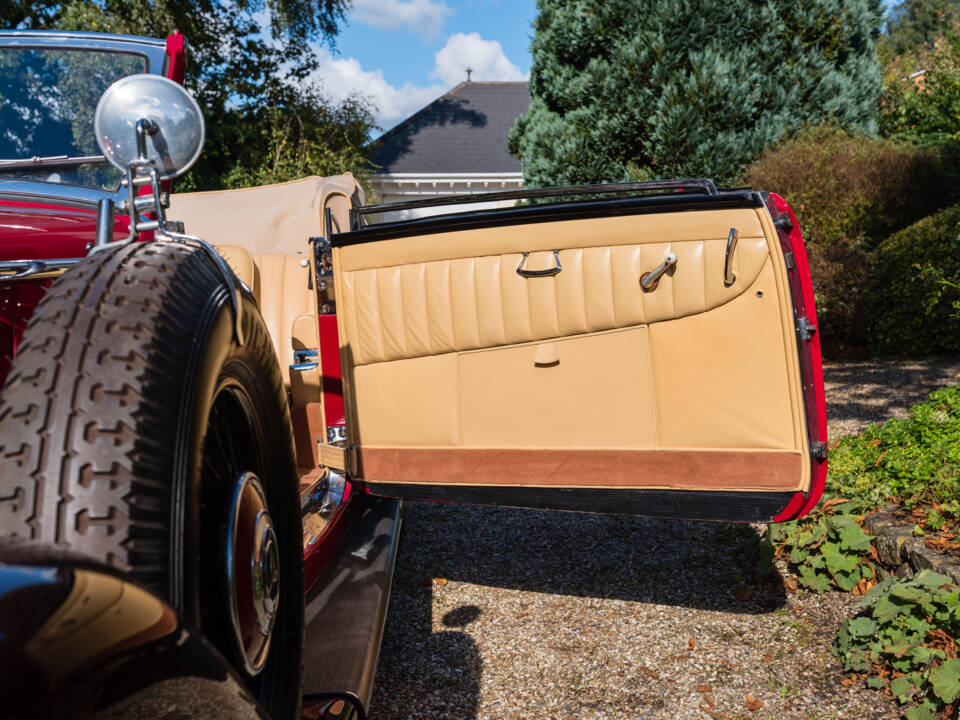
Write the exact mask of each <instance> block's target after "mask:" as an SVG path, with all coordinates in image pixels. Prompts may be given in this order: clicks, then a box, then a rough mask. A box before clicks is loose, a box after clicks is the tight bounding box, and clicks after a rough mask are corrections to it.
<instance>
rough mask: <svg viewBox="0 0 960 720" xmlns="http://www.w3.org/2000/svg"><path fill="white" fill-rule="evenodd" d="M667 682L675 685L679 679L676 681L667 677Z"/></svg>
mask: <svg viewBox="0 0 960 720" xmlns="http://www.w3.org/2000/svg"><path fill="white" fill-rule="evenodd" d="M667 682H668V683H673V684H674V685H676V684H677V681H676V680H671V679H670V678H667Z"/></svg>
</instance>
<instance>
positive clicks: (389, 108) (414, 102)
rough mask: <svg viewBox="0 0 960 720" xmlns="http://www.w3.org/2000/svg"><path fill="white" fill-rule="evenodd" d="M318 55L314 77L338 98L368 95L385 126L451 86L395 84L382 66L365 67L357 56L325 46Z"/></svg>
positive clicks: (393, 123)
mask: <svg viewBox="0 0 960 720" xmlns="http://www.w3.org/2000/svg"><path fill="white" fill-rule="evenodd" d="M318 55H319V56H320V66H319V67H318V68H317V70H316V74H315V75H314V78H315V79H316V80H318V81H319V82H320V84H321V85H322V86H323V90H324V92H326V93H327V94H328V95H330V96H331V97H333V98H335V99H337V100H342V99H344V98H347V97H349V96H350V95H353V94H356V93H359V94H361V95H366V96H367V97H369V98H370V99H371V100H372V101H373V104H374V105H375V106H376V112H375V113H374V115H375V117H376V119H377V124H378V125H380V126H381V127H382V128H389V127H391V126H393V125H395V124H396V123H398V122H400V121H401V120H403V119H404V118H405V117H407V116H408V115H412V114H413V113H414V112H416V111H417V110H419V109H420V108H422V107H423V106H424V105H426V104H428V103H430V102H431V101H433V100H435V99H436V98H438V97H440V96H441V95H442V94H443V93H444V92H446V90H447V89H448V88H447V87H445V86H444V85H430V86H427V87H418V86H416V85H412V84H411V83H404V84H403V85H401V86H400V87H396V86H394V85H391V84H390V83H388V82H387V81H386V79H385V78H384V77H383V71H382V70H364V68H363V66H362V65H360V61H358V60H357V59H355V58H338V57H334V56H333V55H331V54H330V52H329V51H327V50H325V49H324V50H321V51H320V52H319V53H318Z"/></svg>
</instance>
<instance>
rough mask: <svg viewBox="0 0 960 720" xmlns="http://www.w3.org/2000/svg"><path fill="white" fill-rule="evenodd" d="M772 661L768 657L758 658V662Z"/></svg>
mask: <svg viewBox="0 0 960 720" xmlns="http://www.w3.org/2000/svg"><path fill="white" fill-rule="evenodd" d="M772 659H773V658H771V657H770V656H769V655H764V656H763V657H762V658H760V662H770V661H771V660H772Z"/></svg>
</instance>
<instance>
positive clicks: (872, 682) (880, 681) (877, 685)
mask: <svg viewBox="0 0 960 720" xmlns="http://www.w3.org/2000/svg"><path fill="white" fill-rule="evenodd" d="M886 686H887V681H886V680H885V679H884V678H878V677H872V678H867V687H868V688H870V689H872V690H883V689H884V688H885V687H886Z"/></svg>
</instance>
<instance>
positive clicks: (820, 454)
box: [810, 442, 827, 462]
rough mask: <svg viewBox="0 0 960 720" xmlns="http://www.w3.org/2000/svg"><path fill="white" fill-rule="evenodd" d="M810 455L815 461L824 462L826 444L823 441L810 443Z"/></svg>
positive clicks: (825, 458)
mask: <svg viewBox="0 0 960 720" xmlns="http://www.w3.org/2000/svg"><path fill="white" fill-rule="evenodd" d="M810 457H812V458H813V459H814V460H816V461H817V462H826V460H827V444H826V443H825V442H815V443H810Z"/></svg>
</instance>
